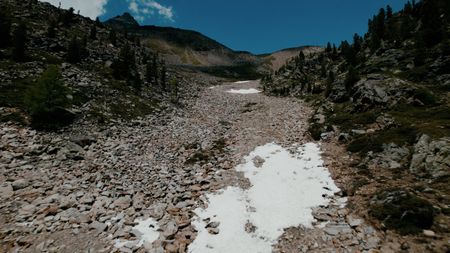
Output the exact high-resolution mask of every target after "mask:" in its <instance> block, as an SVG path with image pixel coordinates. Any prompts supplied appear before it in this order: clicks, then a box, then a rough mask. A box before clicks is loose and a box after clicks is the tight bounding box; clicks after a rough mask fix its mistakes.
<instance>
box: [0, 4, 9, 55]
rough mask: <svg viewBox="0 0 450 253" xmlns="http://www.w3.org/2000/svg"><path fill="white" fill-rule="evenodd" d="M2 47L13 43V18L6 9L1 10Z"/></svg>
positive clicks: (0, 34) (0, 35)
mask: <svg viewBox="0 0 450 253" xmlns="http://www.w3.org/2000/svg"><path fill="white" fill-rule="evenodd" d="M0 37H1V38H2V39H1V40H0V48H5V47H8V46H10V45H11V19H10V17H9V15H8V13H7V12H6V11H5V10H0Z"/></svg>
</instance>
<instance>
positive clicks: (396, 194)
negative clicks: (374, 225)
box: [369, 190, 435, 234]
mask: <svg viewBox="0 0 450 253" xmlns="http://www.w3.org/2000/svg"><path fill="white" fill-rule="evenodd" d="M370 207H371V209H370V211H369V213H370V215H371V216H372V217H374V218H376V219H378V220H380V221H381V222H383V224H384V225H385V226H386V228H387V229H394V230H397V231H398V232H400V233H401V234H415V233H419V232H421V231H422V230H423V229H429V228H431V226H432V225H433V220H434V215H435V213H434V209H433V206H432V205H431V204H430V203H429V202H428V201H427V200H425V199H422V198H419V197H417V196H416V195H414V194H412V193H410V192H407V191H405V190H386V191H384V192H382V193H380V194H378V195H377V196H376V201H373V202H372V204H371V206H370Z"/></svg>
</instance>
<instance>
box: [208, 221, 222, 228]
mask: <svg viewBox="0 0 450 253" xmlns="http://www.w3.org/2000/svg"><path fill="white" fill-rule="evenodd" d="M219 225H220V222H218V221H213V222H210V223H208V225H206V227H205V228H218V227H219Z"/></svg>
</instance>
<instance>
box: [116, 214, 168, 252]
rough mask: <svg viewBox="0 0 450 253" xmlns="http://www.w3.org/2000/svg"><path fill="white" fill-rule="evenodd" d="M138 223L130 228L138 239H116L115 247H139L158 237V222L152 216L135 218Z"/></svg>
mask: <svg viewBox="0 0 450 253" xmlns="http://www.w3.org/2000/svg"><path fill="white" fill-rule="evenodd" d="M135 222H137V223H138V224H137V225H136V226H134V227H133V228H132V231H133V233H134V234H135V235H136V236H137V237H138V239H136V240H133V241H128V240H121V239H117V240H116V241H115V245H114V246H115V247H116V248H118V249H120V248H122V247H127V248H133V247H134V246H137V247H141V246H142V245H143V244H144V243H146V242H147V243H153V242H154V241H156V239H158V237H159V232H158V229H159V226H158V222H157V221H156V220H155V219H153V218H148V219H146V220H135Z"/></svg>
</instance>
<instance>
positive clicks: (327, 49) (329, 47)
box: [325, 42, 333, 54]
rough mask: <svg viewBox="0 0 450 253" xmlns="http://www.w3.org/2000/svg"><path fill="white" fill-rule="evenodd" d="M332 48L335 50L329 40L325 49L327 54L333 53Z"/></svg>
mask: <svg viewBox="0 0 450 253" xmlns="http://www.w3.org/2000/svg"><path fill="white" fill-rule="evenodd" d="M332 50H333V49H332V48H331V43H330V42H328V43H327V48H326V49H325V52H326V53H327V54H329V53H331V51H332Z"/></svg>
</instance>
